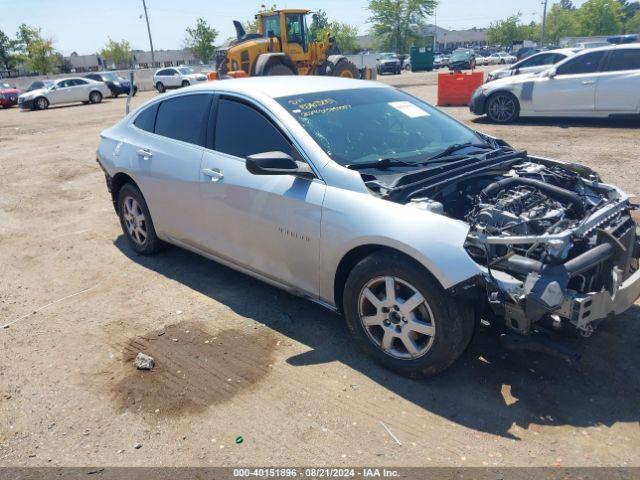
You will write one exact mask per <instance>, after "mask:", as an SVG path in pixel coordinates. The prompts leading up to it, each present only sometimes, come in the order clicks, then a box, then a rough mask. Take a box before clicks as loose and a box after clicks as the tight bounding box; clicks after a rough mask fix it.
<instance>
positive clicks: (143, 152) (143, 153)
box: [138, 148, 153, 160]
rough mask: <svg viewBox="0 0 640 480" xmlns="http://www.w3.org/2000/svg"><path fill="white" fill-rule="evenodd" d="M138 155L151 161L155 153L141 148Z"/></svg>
mask: <svg viewBox="0 0 640 480" xmlns="http://www.w3.org/2000/svg"><path fill="white" fill-rule="evenodd" d="M138 155H140V156H141V157H142V159H143V160H151V158H152V157H153V153H151V150H149V149H148V148H141V149H139V150H138Z"/></svg>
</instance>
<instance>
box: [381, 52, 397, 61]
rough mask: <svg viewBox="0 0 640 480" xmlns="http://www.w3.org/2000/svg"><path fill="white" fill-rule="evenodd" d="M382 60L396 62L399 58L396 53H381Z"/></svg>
mask: <svg viewBox="0 0 640 480" xmlns="http://www.w3.org/2000/svg"><path fill="white" fill-rule="evenodd" d="M380 58H381V59H382V60H395V59H397V58H398V56H397V55H396V54H395V53H381V54H380Z"/></svg>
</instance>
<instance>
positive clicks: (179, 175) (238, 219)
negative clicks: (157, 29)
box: [98, 77, 640, 376]
mask: <svg viewBox="0 0 640 480" xmlns="http://www.w3.org/2000/svg"><path fill="white" fill-rule="evenodd" d="M98 160H99V163H100V165H101V166H102V168H103V169H104V171H105V174H106V178H107V185H108V187H109V190H110V192H111V196H112V200H113V203H114V207H115V210H116V212H117V214H118V215H119V217H120V221H121V225H122V229H123V231H124V234H125V235H126V237H127V239H128V240H129V244H130V246H131V248H132V249H133V250H135V251H136V252H138V253H140V254H152V253H155V252H157V251H159V250H160V249H161V248H162V247H163V245H164V244H166V243H170V244H174V245H177V246H180V247H182V248H186V249H188V250H191V251H194V252H197V253H199V254H201V255H203V256H205V257H208V258H211V259H214V260H216V261H218V262H221V263H224V264H226V265H229V266H231V267H233V268H235V269H238V270H240V271H242V272H245V273H247V274H249V275H252V276H254V277H257V278H260V279H262V280H264V281H265V282H268V283H270V284H272V285H275V286H277V287H280V288H283V289H285V290H287V291H289V292H291V293H293V294H296V295H300V296H302V297H306V298H308V299H310V300H312V301H315V302H318V303H320V304H322V305H324V306H326V307H327V308H329V309H332V310H335V311H339V312H341V313H343V314H344V316H345V318H346V320H347V323H348V326H349V329H350V331H351V333H352V334H353V336H354V337H355V339H356V341H357V343H358V344H360V345H361V346H362V347H363V349H364V350H365V351H366V352H368V353H369V354H371V355H372V356H373V357H374V358H375V359H376V360H377V361H378V362H380V363H382V364H383V365H385V366H386V367H388V368H390V369H392V370H394V371H396V372H399V373H401V374H404V375H408V376H424V375H433V374H436V373H438V372H440V371H442V370H444V369H445V368H447V367H448V366H449V365H450V364H452V363H453V362H454V361H455V360H456V359H457V358H458V357H459V356H460V355H461V354H462V352H463V351H464V350H465V348H466V347H467V345H468V344H469V342H470V340H471V337H472V335H473V332H474V330H475V328H476V326H477V325H478V323H479V321H480V319H482V320H485V321H488V322H490V323H492V324H494V325H495V326H496V327H497V328H498V329H500V330H503V331H506V332H510V333H511V334H516V335H527V336H532V337H533V336H534V335H535V334H536V333H537V332H538V331H539V326H540V325H541V324H543V323H544V322H547V321H549V319H553V321H555V322H556V323H559V324H563V325H565V326H566V327H567V328H573V329H578V330H580V331H582V332H588V333H591V332H592V331H593V328H594V326H595V325H596V321H597V320H599V319H601V318H604V317H605V316H607V315H608V314H609V313H610V312H616V313H619V312H621V311H623V310H625V309H626V308H628V307H629V306H630V305H631V304H633V302H634V301H635V299H636V298H637V297H638V296H639V295H640V277H639V275H640V273H638V270H637V257H638V256H639V255H640V248H638V241H637V238H636V233H635V225H634V224H633V221H632V220H631V219H630V217H629V208H630V205H629V202H628V198H627V196H626V195H625V194H624V193H623V192H621V191H619V190H617V189H615V188H614V187H610V186H607V185H604V184H601V183H600V182H599V178H598V177H597V174H595V173H594V172H592V171H590V170H588V169H586V168H584V167H579V166H576V165H564V164H561V163H559V162H555V161H552V160H548V159H541V158H537V157H532V156H529V155H527V154H526V153H525V152H520V151H517V150H515V149H513V148H511V147H510V146H508V145H507V144H505V143H504V142H501V141H499V140H496V139H493V138H490V137H487V136H484V135H482V134H480V133H478V132H475V131H473V130H471V129H469V128H467V127H466V126H464V125H462V124H460V123H459V122H457V121H455V120H453V119H452V118H450V117H448V116H447V115H445V114H444V113H442V112H440V111H439V110H437V109H435V108H434V107H432V106H430V105H428V104H426V103H425V102H423V101H421V100H419V99H416V98H415V97H412V96H410V95H408V94H406V93H403V92H401V91H399V90H397V89H394V88H391V87H388V86H385V85H381V84H378V83H375V82H365V81H359V80H350V79H342V78H326V77H289V78H283V77H277V78H276V77H261V78H249V79H242V80H224V81H219V82H209V83H207V84H206V85H199V86H195V87H189V88H186V89H183V90H180V91H178V92H174V93H172V94H168V95H163V96H161V97H158V98H154V99H152V100H150V101H149V102H147V103H146V104H145V105H143V106H142V107H141V108H139V109H138V110H137V111H135V112H133V113H132V114H130V115H128V116H127V117H126V118H124V119H123V120H122V121H120V122H118V123H117V124H116V125H115V126H113V127H112V128H110V129H108V130H106V131H104V132H103V133H102V141H101V143H100V147H99V150H98ZM619 224H620V225H624V226H625V228H622V227H621V228H620V229H617V227H616V229H614V227H615V226H619ZM596 226H597V227H598V228H596ZM609 227H611V229H614V230H612V232H611V233H610V234H609V235H600V234H598V233H597V232H600V231H601V230H602V229H606V228H609ZM613 239H615V241H614V240H613ZM576 245H578V246H576ZM620 245H624V246H625V248H626V250H624V253H623V251H622V250H620V248H619V247H620ZM629 252H632V253H629ZM612 265H615V266H616V267H615V268H613V267H612ZM552 267H553V268H552ZM558 268H560V271H559V270H558ZM614 277H615V281H614V280H612V278H614ZM612 282H613V283H612ZM309 328H313V326H311V325H310V326H309ZM530 343H531V342H530ZM546 344H547V345H548V342H547V343H546ZM559 350H562V349H559Z"/></svg>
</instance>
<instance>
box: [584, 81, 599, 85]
mask: <svg viewBox="0 0 640 480" xmlns="http://www.w3.org/2000/svg"><path fill="white" fill-rule="evenodd" d="M594 83H596V81H595V80H583V81H582V84H583V85H593V84H594Z"/></svg>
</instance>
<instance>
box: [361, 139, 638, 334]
mask: <svg viewBox="0 0 640 480" xmlns="http://www.w3.org/2000/svg"><path fill="white" fill-rule="evenodd" d="M363 178H364V180H365V183H366V184H367V186H368V187H369V188H370V190H371V191H372V192H373V193H374V194H377V195H379V196H381V197H382V198H386V199H388V200H391V201H395V202H398V203H403V204H407V205H410V206H412V207H414V208H418V209H422V210H427V211H430V212H432V213H436V214H441V215H446V216H449V217H452V218H456V219H459V220H462V221H465V222H466V223H467V224H468V225H469V233H468V236H467V241H466V242H465V245H464V248H465V249H466V251H467V253H468V254H469V255H470V256H471V258H473V260H474V261H475V262H476V263H477V264H479V265H481V266H482V267H484V268H485V269H486V270H485V271H486V274H485V275H484V276H483V280H482V282H481V283H482V285H481V288H480V290H481V291H482V292H484V293H483V294H482V295H484V297H485V301H486V302H487V311H488V312H489V314H493V315H494V316H496V317H498V318H500V319H501V320H502V321H504V323H505V325H506V327H508V328H509V329H512V330H515V331H517V332H518V333H521V334H527V333H529V332H530V331H531V329H532V328H533V325H534V324H536V322H539V321H541V320H543V319H545V318H550V317H552V316H553V317H554V318H556V319H561V320H563V321H567V322H569V323H571V324H573V325H574V326H575V327H576V328H577V329H578V330H579V331H580V332H581V333H583V334H585V335H588V334H590V333H591V332H592V331H593V328H594V326H593V325H594V324H595V323H594V322H595V321H596V320H597V318H598V317H599V318H602V316H603V315H605V314H606V313H608V312H605V313H603V312H602V311H600V312H595V310H596V308H594V307H593V306H592V299H593V298H594V295H605V293H606V292H613V291H615V288H616V286H617V285H620V284H622V283H623V282H624V281H625V280H626V279H628V278H629V277H630V276H632V275H633V274H634V273H635V272H636V271H637V270H638V257H639V256H640V244H639V242H638V234H637V233H636V225H635V222H634V221H633V220H632V218H631V215H630V210H631V209H633V208H635V206H633V205H631V204H630V202H629V199H628V196H627V195H625V194H624V193H623V192H621V191H620V190H618V189H616V188H615V187H611V186H609V185H606V184H603V183H602V182H601V180H600V178H599V176H598V175H597V174H596V173H595V172H593V171H592V170H590V169H589V168H587V167H584V166H581V165H576V164H563V163H560V162H556V161H553V160H548V159H543V158H539V157H532V156H529V155H527V154H526V152H515V151H513V150H503V151H501V152H499V153H497V154H495V155H486V156H481V157H479V158H478V157H476V158H473V159H460V160H459V161H458V160H456V161H453V162H447V163H445V164H444V165H438V166H434V167H429V166H427V168H424V169H421V170H418V171H412V172H410V173H409V174H406V175H400V176H397V175H396V176H394V173H393V172H383V173H382V174H377V175H372V174H364V175H363ZM598 292H600V293H598ZM602 292H604V293H602ZM603 304H606V302H603ZM602 308H604V309H606V308H609V307H602Z"/></svg>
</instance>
